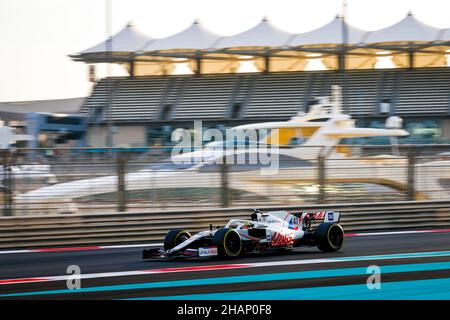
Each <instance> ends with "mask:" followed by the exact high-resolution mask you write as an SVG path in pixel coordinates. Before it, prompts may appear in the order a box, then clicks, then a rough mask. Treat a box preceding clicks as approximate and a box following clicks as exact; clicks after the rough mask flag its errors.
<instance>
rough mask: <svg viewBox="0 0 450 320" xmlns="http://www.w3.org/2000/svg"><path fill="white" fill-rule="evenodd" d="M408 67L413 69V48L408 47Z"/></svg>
mask: <svg viewBox="0 0 450 320" xmlns="http://www.w3.org/2000/svg"><path fill="white" fill-rule="evenodd" d="M408 60H409V69H414V50H413V49H409V52H408Z"/></svg>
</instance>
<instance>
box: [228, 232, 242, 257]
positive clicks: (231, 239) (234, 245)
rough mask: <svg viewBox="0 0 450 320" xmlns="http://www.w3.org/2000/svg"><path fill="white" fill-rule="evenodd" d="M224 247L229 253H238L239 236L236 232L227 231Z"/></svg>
mask: <svg viewBox="0 0 450 320" xmlns="http://www.w3.org/2000/svg"><path fill="white" fill-rule="evenodd" d="M224 244H225V248H226V251H227V252H228V253H229V254H230V255H238V254H239V253H240V251H241V245H242V244H241V238H240V237H239V235H238V234H237V233H236V232H228V233H227V234H226V236H225V241H224Z"/></svg>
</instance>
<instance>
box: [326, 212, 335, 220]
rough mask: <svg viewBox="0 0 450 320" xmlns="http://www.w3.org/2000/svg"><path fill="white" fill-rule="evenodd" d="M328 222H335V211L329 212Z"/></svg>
mask: <svg viewBox="0 0 450 320" xmlns="http://www.w3.org/2000/svg"><path fill="white" fill-rule="evenodd" d="M327 214H328V221H333V220H334V212H333V211H328V212H327Z"/></svg>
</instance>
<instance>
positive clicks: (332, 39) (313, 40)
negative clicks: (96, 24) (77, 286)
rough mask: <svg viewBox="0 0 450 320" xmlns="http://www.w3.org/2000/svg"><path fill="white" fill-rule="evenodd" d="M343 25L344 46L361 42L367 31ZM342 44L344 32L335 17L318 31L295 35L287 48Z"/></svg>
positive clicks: (338, 18)
mask: <svg viewBox="0 0 450 320" xmlns="http://www.w3.org/2000/svg"><path fill="white" fill-rule="evenodd" d="M344 23H345V28H346V30H347V40H346V44H358V43H360V42H361V41H362V40H363V37H364V35H365V34H366V33H367V31H364V30H361V29H358V28H356V27H353V26H351V25H349V24H348V23H346V22H344ZM342 43H344V30H343V21H342V18H341V17H339V16H336V18H334V19H333V20H332V21H331V22H329V23H327V24H326V25H324V26H323V27H320V28H318V29H315V30H312V31H309V32H305V33H300V34H296V35H295V36H294V37H293V38H292V39H291V41H289V42H288V43H287V45H289V46H311V45H337V44H342Z"/></svg>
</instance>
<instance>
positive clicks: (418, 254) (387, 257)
mask: <svg viewBox="0 0 450 320" xmlns="http://www.w3.org/2000/svg"><path fill="white" fill-rule="evenodd" d="M449 256H450V251H435V252H414V253H391V254H384V255H370V256H353V257H334V258H328V259H307V260H285V261H265V262H256V263H240V264H222V265H204V266H198V265H197V266H192V267H171V268H161V269H150V270H133V271H120V272H103V273H90V274H81V275H80V279H94V278H111V277H123V276H137V275H145V274H160V273H175V272H203V271H211V270H216V271H217V270H227V269H246V268H259V267H274V266H288V265H305V264H324V263H343V262H354V261H370V260H396V259H408V258H409V259H411V258H430V257H449ZM68 279H73V275H60V276H39V277H27V278H16V279H0V285H8V284H19V283H34V282H49V281H64V280H68Z"/></svg>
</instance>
